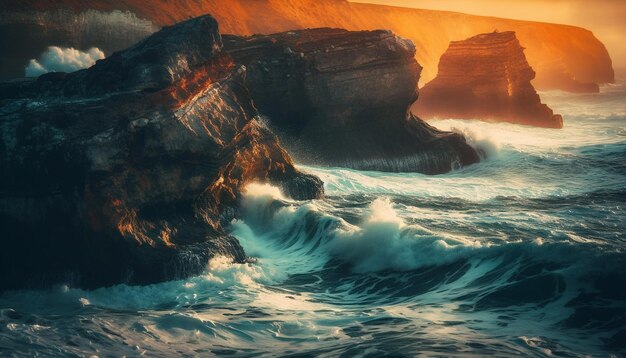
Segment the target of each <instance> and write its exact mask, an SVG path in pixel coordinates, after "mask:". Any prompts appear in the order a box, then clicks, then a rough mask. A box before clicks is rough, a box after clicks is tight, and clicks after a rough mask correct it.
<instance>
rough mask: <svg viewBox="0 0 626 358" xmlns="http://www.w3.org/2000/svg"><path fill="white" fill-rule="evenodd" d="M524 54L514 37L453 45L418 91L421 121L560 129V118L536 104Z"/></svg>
mask: <svg viewBox="0 0 626 358" xmlns="http://www.w3.org/2000/svg"><path fill="white" fill-rule="evenodd" d="M533 78H535V72H534V71H533V69H532V68H531V67H530V66H529V65H528V62H527V61H526V57H525V56H524V49H523V48H522V46H521V45H520V43H519V41H518V40H517V38H516V37H515V33H514V32H511V31H509V32H492V33H487V34H481V35H477V36H474V37H471V38H469V39H467V40H464V41H454V42H452V43H450V47H449V48H448V50H447V51H446V52H445V53H444V54H443V56H442V57H441V61H440V62H439V73H438V75H437V77H436V78H435V79H434V80H432V81H431V82H429V83H428V84H427V85H426V86H424V87H423V88H422V90H421V91H420V100H419V101H417V102H416V104H415V106H416V111H417V113H418V114H419V115H420V116H422V117H423V118H426V119H430V118H462V119H481V120H486V121H498V122H511V123H519V124H526V125H533V126H539V127H547V128H562V127H563V118H562V117H561V116H560V115H555V114H554V113H553V112H552V110H551V109H550V108H548V106H546V105H545V104H542V103H541V99H540V98H539V95H538V94H537V92H536V91H535V89H534V87H533V85H532V84H531V80H532V79H533Z"/></svg>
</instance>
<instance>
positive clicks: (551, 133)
mask: <svg viewBox="0 0 626 358" xmlns="http://www.w3.org/2000/svg"><path fill="white" fill-rule="evenodd" d="M624 74H626V72H625V73H622V75H621V76H620V78H619V81H618V84H616V85H610V86H605V87H603V88H602V93H600V94H571V93H561V92H546V93H541V95H542V99H543V101H544V102H545V103H548V104H549V105H550V106H551V107H552V108H553V109H555V111H556V112H557V113H561V114H563V115H564V118H565V128H564V129H562V130H550V129H541V128H532V127H526V126H519V125H513V124H489V123H483V122H478V121H458V120H441V121H434V122H431V124H433V125H434V126H436V127H439V128H443V129H450V130H455V131H460V132H463V133H464V134H465V135H466V136H467V137H468V138H469V139H470V141H471V143H472V144H473V145H475V146H477V147H480V148H482V149H483V150H484V151H485V153H486V158H485V159H484V160H483V161H482V162H481V163H480V164H478V165H474V166H471V167H468V168H464V169H461V170H457V171H454V172H452V173H449V174H446V175H439V176H425V175H421V174H389V173H378V172H361V171H354V170H348V169H342V168H333V169H329V168H318V167H301V169H302V170H304V171H306V172H310V173H313V174H316V175H318V176H320V177H321V178H322V179H323V180H324V182H325V189H326V193H327V195H326V197H325V198H324V199H322V200H315V201H306V202H299V201H294V200H291V199H289V198H286V197H284V196H283V195H282V194H281V193H280V191H279V190H277V189H276V188H273V187H270V186H267V185H260V184H253V185H250V186H249V187H248V188H247V192H246V194H245V197H244V200H243V203H242V206H243V213H244V214H243V217H242V218H241V219H239V220H236V221H233V222H232V224H231V227H230V231H231V232H232V233H233V234H234V235H235V236H236V237H237V238H239V239H240V241H241V243H242V244H243V246H244V248H245V249H246V251H247V253H248V255H250V256H252V257H254V258H256V260H255V261H256V262H255V263H250V264H233V263H232V262H230V261H229V260H228V259H226V258H219V257H218V258H215V259H213V260H211V261H210V262H208V263H207V267H208V268H207V272H206V273H205V274H203V275H200V276H197V277H192V278H189V279H186V280H181V281H171V282H164V283H160V284H155V285H150V286H145V287H132V286H127V285H119V286H115V287H108V288H101V289H97V290H93V291H85V290H81V289H77V288H73V287H68V286H59V287H55V288H53V289H49V290H45V291H16V292H8V293H5V294H4V295H3V296H0V356H13V355H14V356H45V357H48V356H93V355H95V356H100V357H109V356H114V357H119V356H124V355H125V356H139V355H145V356H149V357H159V356H162V357H171V356H179V355H188V356H219V355H224V356H258V355H265V356H288V355H293V356H322V357H324V356H327V357H335V356H346V357H352V356H362V357H364V356H368V357H382V356H394V357H401V356H415V355H426V356H448V355H460V356H463V355H466V356H483V355H487V354H494V355H497V356H524V357H527V356H531V357H548V356H556V357H580V356H605V357H606V356H611V355H613V356H618V357H619V356H626V86H624V84H623V83H624V82H625V81H624V80H626V76H624Z"/></svg>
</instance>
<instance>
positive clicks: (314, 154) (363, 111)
mask: <svg viewBox="0 0 626 358" xmlns="http://www.w3.org/2000/svg"><path fill="white" fill-rule="evenodd" d="M224 49H225V51H226V52H228V53H229V54H231V55H232V56H233V58H234V60H235V62H236V63H237V64H241V65H245V66H246V68H247V72H248V77H247V82H246V83H247V86H248V87H249V88H250V91H251V93H252V96H253V98H254V101H255V104H256V105H257V106H258V108H259V111H260V112H261V113H262V114H263V115H266V116H268V117H269V119H270V123H271V126H272V128H273V129H275V132H276V133H277V134H278V135H279V136H280V137H281V140H282V142H283V143H284V145H285V146H286V147H287V148H288V149H289V152H290V153H291V154H292V155H293V156H294V157H295V158H296V159H297V160H298V162H302V163H309V164H321V165H329V166H345V167H350V168H355V169H363V170H381V171H403V172H408V171H417V172H423V173H428V174H438V173H444V172H448V171H450V170H451V169H454V168H457V167H460V166H463V165H468V164H472V163H475V162H477V161H478V160H479V158H478V155H477V153H476V151H475V150H474V149H473V148H471V147H470V146H469V145H468V144H466V142H465V139H464V138H463V137H462V136H460V135H458V134H453V133H447V132H441V131H438V130H436V129H434V128H432V127H430V126H428V125H425V124H424V123H423V122H422V121H421V120H420V119H418V118H415V117H413V116H412V115H410V114H409V107H410V105H411V103H413V102H414V101H415V100H416V99H417V92H416V90H417V82H418V80H419V75H420V71H421V67H420V66H419V64H418V63H417V62H416V61H415V59H414V56H415V48H414V46H413V44H412V43H411V42H410V41H408V40H405V39H402V38H400V37H398V36H395V35H394V34H392V33H391V32H389V31H356V32H350V31H345V30H340V29H328V28H325V29H311V30H302V31H290V32H284V33H279V34H273V35H267V36H260V35H257V36H252V37H238V36H224Z"/></svg>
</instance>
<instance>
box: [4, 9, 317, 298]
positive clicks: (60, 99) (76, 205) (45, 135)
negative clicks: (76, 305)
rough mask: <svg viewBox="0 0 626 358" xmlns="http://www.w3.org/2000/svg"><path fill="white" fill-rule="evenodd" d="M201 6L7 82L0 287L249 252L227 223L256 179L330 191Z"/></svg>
mask: <svg viewBox="0 0 626 358" xmlns="http://www.w3.org/2000/svg"><path fill="white" fill-rule="evenodd" d="M221 48H222V42H221V37H220V35H219V33H218V30H217V23H216V21H215V20H214V19H213V18H211V17H209V16H204V17H200V18H196V19H193V20H190V21H187V22H184V23H181V24H179V25H176V26H173V27H170V28H164V29H163V30H161V31H160V32H158V33H156V34H154V35H153V36H151V37H149V38H147V39H145V40H144V41H142V42H140V43H139V44H137V45H135V46H133V47H131V48H129V49H128V50H125V51H123V52H120V53H116V54H114V55H112V56H110V57H109V58H107V59H106V60H103V61H99V62H98V63H97V64H96V65H95V66H93V67H92V68H90V69H87V70H83V71H79V72H75V73H72V74H59V73H56V74H48V75H44V76H41V77H40V78H39V79H37V80H35V81H23V82H15V83H5V84H2V85H1V86H0V135H1V136H0V170H1V172H2V173H3V174H2V176H1V177H0V188H1V189H0V230H1V234H0V241H1V245H2V250H1V253H0V275H1V277H0V290H2V289H7V288H16V287H24V286H39V285H45V284H49V283H53V282H67V283H71V284H75V285H79V286H83V287H96V286H101V285H110V284H114V283H119V282H128V283H149V282H155V281H159V280H164V279H171V278H176V277H184V276H186V275H190V274H194V273H197V272H199V271H201V270H203V269H205V266H206V263H207V261H208V259H209V258H211V257H213V256H216V255H224V256H228V257H232V258H233V259H234V260H235V261H239V262H242V261H244V260H245V254H244V252H243V249H242V248H241V246H240V245H239V243H238V242H237V240H236V239H235V238H233V237H231V236H229V235H227V234H226V233H225V232H224V229H223V223H224V222H227V221H229V220H230V219H231V218H232V217H233V216H234V215H235V214H236V207H237V205H236V204H237V200H238V197H239V195H240V192H241V189H242V187H243V186H244V185H246V184H247V183H249V182H251V181H264V182H269V183H272V184H275V185H278V186H279V187H281V188H282V189H283V191H284V192H285V193H286V194H287V195H290V196H292V197H294V198H297V199H310V198H317V197H320V196H321V195H322V190H323V189H322V183H321V181H320V180H319V179H317V178H315V177H312V176H309V175H306V174H302V173H300V172H298V171H297V170H296V169H295V168H294V166H293V162H292V160H291V159H290V157H289V155H288V154H287V153H286V152H285V150H283V149H282V148H281V147H280V145H279V144H278V141H277V139H276V137H275V136H274V135H273V134H272V133H271V132H270V131H269V130H268V129H267V128H266V127H265V126H264V125H263V124H262V123H261V122H259V121H258V118H257V116H258V113H257V111H256V108H255V107H254V106H253V104H252V101H251V97H250V95H249V92H248V90H247V88H246V87H245V85H244V80H245V69H243V68H241V67H239V66H236V65H235V64H234V63H233V62H232V60H231V58H230V56H228V55H227V54H224V53H223V52H222V51H221Z"/></svg>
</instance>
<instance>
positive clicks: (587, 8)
mask: <svg viewBox="0 0 626 358" xmlns="http://www.w3.org/2000/svg"><path fill="white" fill-rule="evenodd" d="M351 1H354V2H363V3H374V4H385V5H394V6H403V7H415V8H422V9H436V10H448V11H457V12H464V13H467V14H475V15H485V16H497V17H505V18H510V19H520V20H532V21H544V22H553V23H560V24H570V25H576V26H581V27H584V28H587V29H589V30H591V31H593V33H594V34H595V35H596V37H598V38H599V39H600V40H601V41H602V42H604V44H605V45H606V47H607V49H608V50H609V53H610V54H611V58H612V59H613V64H614V67H626V0H510V1H501V0H471V1H470V0H351Z"/></svg>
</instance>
